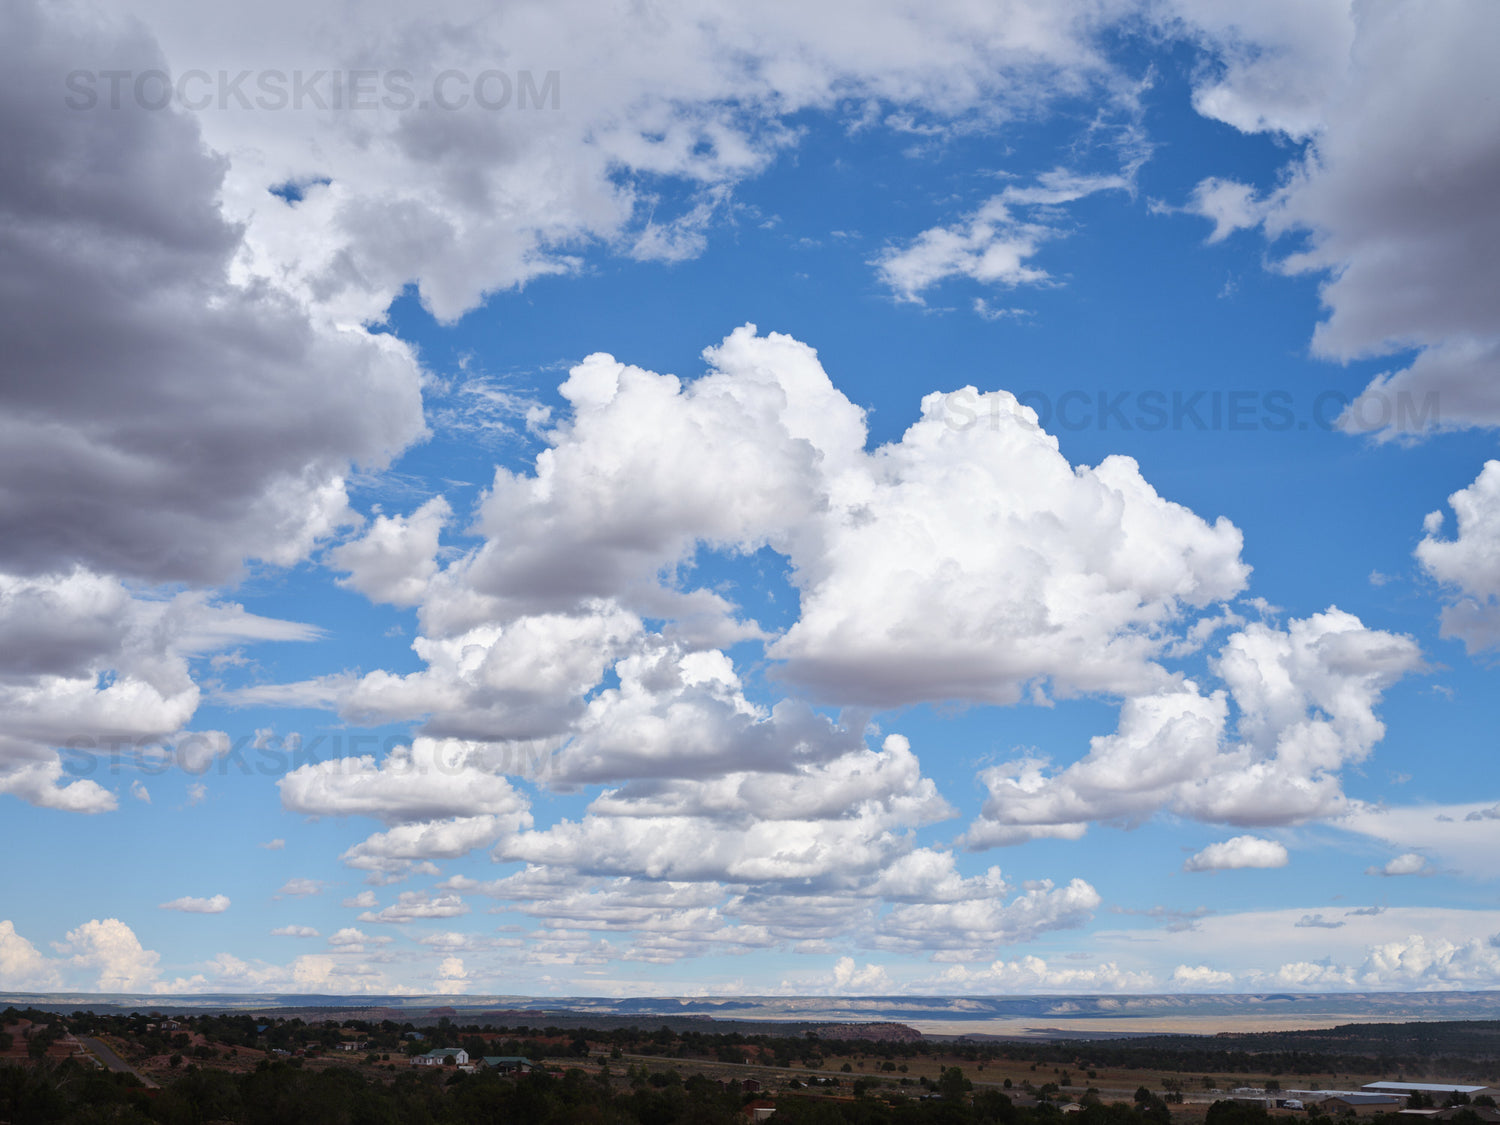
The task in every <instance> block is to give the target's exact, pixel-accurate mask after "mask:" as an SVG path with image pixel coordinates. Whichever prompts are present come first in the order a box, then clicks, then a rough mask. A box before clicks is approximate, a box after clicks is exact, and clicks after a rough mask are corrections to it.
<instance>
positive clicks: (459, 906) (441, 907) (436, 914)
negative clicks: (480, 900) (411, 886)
mask: <svg viewBox="0 0 1500 1125" xmlns="http://www.w3.org/2000/svg"><path fill="white" fill-rule="evenodd" d="M468 912H469V907H468V904H467V903H465V902H464V900H463V899H462V898H460V897H459V896H458V895H456V894H442V895H437V896H433V895H431V894H429V893H428V892H426V891H402V892H401V894H400V895H399V896H397V899H396V902H395V903H394V904H392V905H390V906H387V907H386V908H385V909H384V910H379V911H374V910H369V911H366V912H365V913H363V914H361V915H360V916H359V920H360V921H361V922H418V921H423V920H425V919H430V918H456V917H458V916H459V915H460V914H467V913H468ZM343 932H344V931H340V933H343ZM335 936H337V935H335Z"/></svg>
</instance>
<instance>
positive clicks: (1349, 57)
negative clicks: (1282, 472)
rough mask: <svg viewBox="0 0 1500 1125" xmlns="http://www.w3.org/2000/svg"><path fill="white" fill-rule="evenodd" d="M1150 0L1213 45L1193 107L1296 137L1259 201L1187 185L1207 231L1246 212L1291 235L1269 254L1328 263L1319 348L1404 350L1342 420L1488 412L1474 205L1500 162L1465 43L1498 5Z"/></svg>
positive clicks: (1310, 267)
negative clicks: (1287, 246)
mask: <svg viewBox="0 0 1500 1125" xmlns="http://www.w3.org/2000/svg"><path fill="white" fill-rule="evenodd" d="M1160 11H1161V12H1163V13H1170V14H1171V16H1172V17H1175V20H1176V21H1177V22H1176V23H1175V24H1174V26H1175V27H1176V28H1177V29H1178V30H1179V31H1181V32H1183V33H1185V34H1186V35H1188V36H1190V37H1192V38H1194V39H1196V40H1197V41H1198V42H1199V43H1200V44H1201V45H1202V46H1203V47H1204V48H1205V52H1206V54H1207V56H1208V58H1209V60H1211V63H1210V65H1208V66H1205V67H1204V68H1203V69H1202V70H1201V71H1200V73H1199V75H1198V77H1197V79H1196V83H1195V85H1196V88H1195V91H1194V99H1193V100H1194V105H1195V107H1196V108H1197V109H1198V111H1199V112H1200V113H1203V114H1205V115H1207V116H1210V117H1214V118H1217V119H1218V120H1221V121H1224V122H1227V123H1228V124H1230V125H1232V126H1234V127H1236V128H1238V129H1241V130H1245V131H1251V132H1260V131H1271V132H1277V133H1281V134H1284V135H1286V136H1289V137H1291V138H1295V139H1299V140H1302V139H1305V140H1306V141H1307V145H1306V147H1305V149H1304V151H1303V153H1302V154H1301V155H1300V156H1298V157H1297V158H1295V159H1294V160H1293V161H1292V162H1291V164H1290V165H1289V166H1288V167H1287V168H1286V169H1285V171H1284V173H1283V175H1282V182H1281V183H1280V185H1279V186H1278V187H1276V188H1275V190H1273V191H1272V192H1271V193H1270V194H1269V196H1268V197H1267V198H1266V199H1265V200H1264V201H1263V202H1262V203H1259V204H1252V202H1251V200H1250V197H1249V196H1248V194H1246V193H1243V192H1241V191H1240V190H1239V189H1237V188H1236V187H1235V186H1234V185H1228V184H1224V183H1222V182H1218V184H1217V186H1216V187H1215V188H1214V189H1212V190H1208V189H1205V187H1204V186H1203V185H1200V188H1199V192H1200V194H1202V195H1203V196H1204V198H1203V199H1202V200H1201V201H1200V202H1201V206H1200V210H1201V211H1202V212H1204V213H1209V214H1210V217H1212V218H1214V219H1215V222H1216V227H1215V234H1216V235H1217V234H1219V233H1221V232H1223V231H1224V230H1225V227H1226V226H1231V227H1232V226H1240V225H1246V224H1247V223H1249V222H1253V221H1256V220H1257V219H1259V218H1260V215H1258V214H1256V212H1257V211H1260V212H1262V213H1263V216H1264V217H1263V222H1264V227H1265V230H1266V231H1267V233H1268V234H1269V235H1270V236H1272V237H1277V236H1280V235H1283V234H1296V235H1298V236H1305V242H1304V243H1303V244H1302V248H1301V249H1298V250H1296V251H1294V252H1291V253H1288V254H1286V255H1285V256H1284V257H1283V258H1282V259H1281V260H1280V263H1279V268H1281V269H1283V270H1286V271H1289V272H1294V273H1309V274H1316V275H1323V276H1325V277H1326V278H1327V280H1326V281H1325V282H1324V284H1323V287H1322V291H1321V295H1322V299H1323V303H1324V305H1325V306H1326V307H1327V309H1328V317H1327V319H1326V320H1325V321H1324V322H1323V323H1322V324H1320V325H1319V326H1318V329H1317V331H1316V332H1315V333H1314V335H1313V349H1314V351H1315V352H1316V353H1317V354H1319V355H1323V356H1326V357H1329V358H1332V359H1337V360H1341V361H1342V360H1349V359H1353V358H1356V357H1366V356H1379V355H1390V354H1395V353H1398V352H1401V351H1405V350H1408V349H1413V348H1414V349H1417V356H1416V359H1415V360H1414V361H1413V362H1412V363H1411V364H1410V365H1409V366H1407V367H1406V368H1404V369H1401V370H1397V371H1393V372H1388V373H1386V374H1384V375H1381V376H1379V377H1377V378H1376V379H1375V380H1374V381H1373V382H1372V383H1371V384H1370V386H1369V387H1368V388H1367V389H1366V390H1365V392H1364V393H1363V395H1362V396H1361V397H1360V398H1359V399H1357V400H1356V401H1355V402H1354V403H1352V404H1351V406H1350V408H1349V409H1348V411H1347V412H1346V413H1345V415H1344V417H1343V419H1342V420H1341V424H1342V425H1344V426H1346V427H1347V428H1349V429H1351V430H1356V431H1364V432H1376V433H1380V434H1383V435H1387V436H1390V435H1394V434H1399V433H1402V432H1407V433H1410V432H1414V431H1421V430H1424V429H1428V430H1430V429H1432V428H1437V427H1442V428H1451V427H1458V426H1466V425H1482V426H1494V425H1496V424H1500V396H1497V394H1496V392H1495V386H1496V373H1497V371H1500V316H1497V314H1496V310H1495V306H1494V303H1493V302H1491V301H1488V300H1486V299H1485V296H1484V295H1485V294H1487V293H1490V292H1492V291H1494V290H1495V288H1496V287H1497V285H1500V275H1497V272H1496V270H1497V266H1496V264H1495V263H1496V262H1497V261H1500V254H1497V253H1496V248H1497V247H1500V219H1497V217H1496V215H1495V211H1494V208H1492V207H1490V206H1489V205H1488V201H1489V199H1490V197H1491V195H1492V194H1493V186H1494V183H1495V179H1496V176H1497V175H1500V167H1497V164H1496V161H1497V156H1496V152H1495V146H1494V144H1493V143H1492V138H1493V137H1494V134H1495V132H1496V130H1497V128H1500V105H1497V104H1496V102H1495V100H1494V99H1493V98H1492V97H1490V96H1489V91H1490V89H1491V87H1492V77H1491V73H1490V70H1491V68H1490V65H1489V57H1488V55H1487V53H1486V52H1485V51H1484V49H1483V48H1482V47H1481V46H1480V44H1482V43H1485V42H1487V41H1488V40H1489V39H1490V38H1492V37H1493V36H1494V35H1495V34H1496V32H1497V28H1500V23H1497V21H1500V13H1497V12H1496V11H1495V10H1494V9H1493V8H1492V7H1491V6H1489V5H1483V4H1479V5H1473V4H1454V5H1449V6H1445V7H1443V8H1441V9H1432V8H1429V7H1427V6H1425V5H1420V4H1410V3H1393V4H1382V5H1377V6H1375V7H1362V6H1357V5H1349V4H1344V3H1337V2H1330V3H1319V4H1307V5H1282V4H1267V5H1259V6H1257V9H1256V11H1255V12H1243V11H1238V10H1235V11H1231V10H1230V9H1229V8H1227V7H1226V6H1224V5H1222V4H1218V3H1215V2H1213V0H1174V2H1173V3H1172V4H1170V5H1166V6H1164V7H1163V8H1162V9H1160ZM1455 106H1461V107H1463V108H1462V111H1461V112H1459V113H1458V114H1457V117H1456V119H1455V112H1454V107H1455ZM1412 168H1431V169H1441V172H1440V173H1438V174H1434V175H1432V176H1412V175H1411V174H1410V169H1412Z"/></svg>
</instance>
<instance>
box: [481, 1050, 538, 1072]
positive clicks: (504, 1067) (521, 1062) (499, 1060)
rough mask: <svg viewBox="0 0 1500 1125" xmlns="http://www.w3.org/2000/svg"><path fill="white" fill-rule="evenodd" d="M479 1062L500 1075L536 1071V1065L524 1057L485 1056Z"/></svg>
mask: <svg viewBox="0 0 1500 1125" xmlns="http://www.w3.org/2000/svg"><path fill="white" fill-rule="evenodd" d="M479 1061H480V1062H481V1063H482V1064H483V1065H485V1066H487V1067H488V1068H489V1069H490V1070H493V1071H498V1072H499V1073H500V1074H529V1073H531V1072H532V1071H533V1070H535V1069H536V1063H534V1062H532V1061H531V1060H530V1059H528V1058H526V1057H525V1056H524V1055H485V1056H484V1057H483V1058H482V1059H480V1060H479Z"/></svg>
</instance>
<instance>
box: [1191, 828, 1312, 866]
mask: <svg viewBox="0 0 1500 1125" xmlns="http://www.w3.org/2000/svg"><path fill="white" fill-rule="evenodd" d="M1287 860H1288V856H1287V851H1286V847H1285V845H1283V844H1280V843H1278V842H1277V841H1275V840H1267V839H1265V838H1264V837H1261V836H1235V837H1233V838H1232V839H1229V840H1222V841H1220V842H1219V843H1216V844H1209V845H1208V847H1206V848H1204V849H1203V850H1202V851H1201V852H1198V853H1197V854H1195V855H1192V856H1189V857H1188V859H1187V861H1186V862H1185V863H1183V865H1182V869H1183V870H1184V871H1234V870H1237V869H1239V868H1242V867H1285V866H1286V865H1287Z"/></svg>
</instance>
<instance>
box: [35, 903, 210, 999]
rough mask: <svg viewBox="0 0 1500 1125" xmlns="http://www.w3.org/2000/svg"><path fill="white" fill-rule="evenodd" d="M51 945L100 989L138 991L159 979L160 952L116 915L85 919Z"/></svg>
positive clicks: (147, 988)
mask: <svg viewBox="0 0 1500 1125" xmlns="http://www.w3.org/2000/svg"><path fill="white" fill-rule="evenodd" d="M226 905H227V903H226ZM54 948H55V949H56V950H57V952H58V953H59V954H61V955H62V956H63V957H64V958H65V959H66V963H67V964H68V965H70V966H72V967H74V968H76V969H80V970H82V971H84V972H85V973H88V974H89V975H90V977H91V979H92V983H93V987H94V988H95V989H96V990H98V991H99V992H138V991H142V990H149V989H152V988H154V987H155V986H156V985H157V983H158V978H159V970H158V969H157V963H158V962H159V961H160V960H161V957H160V955H159V954H157V953H155V952H153V951H152V950H149V949H146V948H145V947H143V946H142V945H141V942H140V939H139V938H137V937H136V936H135V931H134V930H132V929H131V928H130V927H129V926H127V925H126V924H125V923H124V922H122V921H120V920H119V919H118V918H104V919H98V918H96V919H94V920H93V921H90V922H85V923H84V924H83V925H81V926H79V927H78V928H77V929H74V930H70V931H68V933H67V935H66V937H65V939H64V940H63V941H61V942H57V943H55V944H54Z"/></svg>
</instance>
